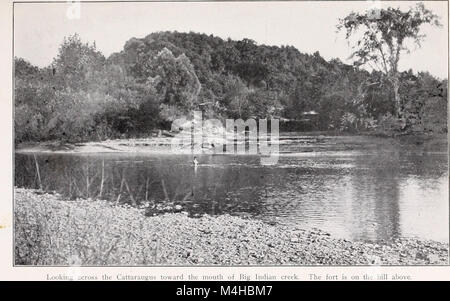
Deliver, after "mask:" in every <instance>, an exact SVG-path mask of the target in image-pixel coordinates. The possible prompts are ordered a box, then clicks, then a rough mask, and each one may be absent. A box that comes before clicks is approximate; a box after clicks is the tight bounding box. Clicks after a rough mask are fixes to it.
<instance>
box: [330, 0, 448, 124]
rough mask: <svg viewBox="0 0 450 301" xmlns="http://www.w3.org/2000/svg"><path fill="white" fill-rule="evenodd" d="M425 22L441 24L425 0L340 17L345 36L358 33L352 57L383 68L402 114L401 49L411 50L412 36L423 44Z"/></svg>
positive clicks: (396, 105)
mask: <svg viewBox="0 0 450 301" xmlns="http://www.w3.org/2000/svg"><path fill="white" fill-rule="evenodd" d="M424 24H430V25H434V26H441V24H440V23H439V18H438V16H436V15H435V14H433V12H432V11H431V10H428V9H426V8H425V6H424V5H423V4H422V3H419V4H417V6H416V7H414V8H410V9H409V10H408V11H406V12H403V11H401V10H400V9H398V8H391V7H389V8H387V9H372V10H368V11H366V12H365V13H362V14H360V13H355V12H352V13H350V14H349V15H348V16H346V17H345V18H343V19H340V21H339V24H338V26H337V27H338V30H344V31H345V32H346V39H347V40H349V39H350V37H351V36H357V37H358V39H357V41H356V43H355V45H353V46H352V48H353V50H354V51H353V53H352V56H351V57H352V58H354V59H355V64H356V65H358V66H360V65H364V64H368V65H370V66H371V68H373V69H376V70H379V71H381V72H382V73H383V74H384V75H385V76H386V77H387V78H388V79H389V80H390V81H391V83H392V88H393V93H394V101H395V108H396V112H397V115H398V117H400V116H401V99H400V94H399V87H400V74H399V71H398V62H399V60H400V56H401V54H402V52H405V51H406V52H409V51H410V50H409V49H408V48H407V46H406V41H407V40H412V41H413V42H414V43H415V44H416V45H417V46H419V47H420V43H421V41H423V39H424V38H425V35H424V34H421V27H422V25H424Z"/></svg>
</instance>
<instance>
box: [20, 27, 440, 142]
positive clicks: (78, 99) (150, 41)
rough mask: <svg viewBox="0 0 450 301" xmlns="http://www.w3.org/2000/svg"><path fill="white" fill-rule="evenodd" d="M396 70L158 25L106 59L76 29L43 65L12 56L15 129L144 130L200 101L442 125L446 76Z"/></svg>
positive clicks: (337, 123)
mask: <svg viewBox="0 0 450 301" xmlns="http://www.w3.org/2000/svg"><path fill="white" fill-rule="evenodd" d="M392 78H393V77H390V76H386V74H384V73H383V72H382V71H377V70H373V71H370V72H369V71H367V70H365V69H362V68H360V67H359V66H357V65H348V64H344V63H343V62H341V61H340V60H339V59H332V60H330V61H327V60H325V59H324V58H323V57H322V56H321V55H320V54H319V52H316V53H314V54H305V53H301V52H299V51H298V50H297V49H296V48H295V47H292V46H281V47H277V46H268V45H258V44H257V43H256V42H254V41H252V40H250V39H243V40H239V41H235V40H231V39H228V40H224V39H221V38H219V37H215V36H213V35H206V34H200V33H193V32H190V33H181V32H155V33H151V34H149V35H148V36H146V37H144V38H141V39H138V38H131V39H130V40H129V41H127V42H126V43H125V45H124V48H123V50H122V51H120V52H118V53H113V54H112V55H110V56H109V57H105V56H104V55H103V54H102V53H101V52H100V51H98V50H97V48H96V45H95V43H93V44H90V43H85V42H83V41H82V39H81V38H80V37H79V36H78V35H77V34H74V35H72V36H69V37H66V38H65V39H64V41H63V42H62V44H61V45H60V47H59V51H58V55H57V57H55V58H54V60H53V62H52V63H51V64H50V65H49V66H47V67H44V68H39V67H37V66H33V65H32V64H30V63H29V62H27V61H26V60H24V59H22V58H17V57H16V58H15V59H14V92H15V119H14V120H15V135H16V136H15V137H16V143H21V142H26V141H45V140H59V141H64V142H77V141H89V140H104V139H113V138H124V137H146V136H149V135H150V134H151V132H152V131H153V130H155V129H170V124H171V121H173V120H174V119H176V118H179V117H181V116H186V115H189V114H190V113H192V111H193V110H200V109H201V110H203V112H204V115H205V117H206V118H218V119H225V118H242V119H244V120H245V119H247V118H250V117H252V118H271V117H275V118H283V120H292V121H301V120H305V115H304V113H305V112H308V111H315V112H316V113H317V122H316V123H315V124H314V127H315V129H317V130H334V131H353V132H361V131H364V132H366V131H369V132H380V133H384V134H388V135H392V134H396V133H414V132H421V133H423V132H427V133H442V132H446V131H447V79H445V80H441V79H438V78H435V77H434V76H432V75H431V74H429V73H427V72H420V73H414V72H412V71H411V70H409V71H406V72H398V76H397V74H396V77H395V80H393V79H392ZM394 100H395V101H394Z"/></svg>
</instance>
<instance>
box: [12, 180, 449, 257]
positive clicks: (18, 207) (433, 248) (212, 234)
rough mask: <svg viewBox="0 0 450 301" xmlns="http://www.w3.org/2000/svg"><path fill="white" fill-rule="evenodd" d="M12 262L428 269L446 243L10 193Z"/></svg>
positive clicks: (24, 191)
mask: <svg viewBox="0 0 450 301" xmlns="http://www.w3.org/2000/svg"><path fill="white" fill-rule="evenodd" d="M15 263H16V264H17V265H72V264H80V265H428V264H448V244H445V243H439V242H434V241H418V240H416V239H401V240H397V241H395V242H391V243H386V244H373V243H363V242H352V241H348V240H343V239H337V238H333V237H331V236H330V235H329V234H328V233H325V232H323V231H320V230H313V231H306V230H303V229H296V228H288V227H283V226H273V225H268V224H266V223H264V222H262V221H259V220H255V219H244V218H241V217H234V216H230V215H221V216H208V215H204V216H202V217H200V218H190V217H188V216H187V215H186V214H183V213H168V214H164V215H159V216H152V217H146V216H145V215H144V212H143V210H141V209H136V208H125V207H122V206H115V205H114V204H112V203H110V202H106V201H102V200H91V199H87V200H84V199H77V200H73V201H72V200H71V201H66V200H64V199H63V197H62V196H61V195H58V194H49V193H44V192H40V191H36V190H31V189H22V188H15Z"/></svg>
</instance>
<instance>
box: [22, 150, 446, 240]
mask: <svg viewBox="0 0 450 301" xmlns="http://www.w3.org/2000/svg"><path fill="white" fill-rule="evenodd" d="M34 156H36V157H34ZM35 158H36V160H37V162H38V164H39V169H40V176H41V182H42V186H43V188H44V189H45V190H55V191H58V192H60V193H63V194H65V195H67V196H70V197H72V198H75V197H96V196H99V195H100V190H101V197H102V198H103V199H107V200H110V201H112V202H120V203H124V202H127V203H131V204H137V205H139V204H140V203H143V202H146V201H148V202H152V203H160V204H163V205H165V204H179V205H181V206H182V207H183V210H185V211H187V212H189V213H190V214H191V215H198V214H202V213H208V214H213V215H217V214H224V213H229V214H233V215H248V216H253V217H256V218H259V219H262V220H264V221H266V222H269V223H273V224H285V225H291V226H292V225H296V226H299V227H301V228H306V229H310V228H319V229H322V230H324V231H327V232H330V233H331V234H333V235H334V236H336V237H341V238H347V239H351V240H368V241H380V240H391V239H393V238H397V237H417V238H420V239H432V240H437V241H443V242H447V241H448V236H449V233H448V228H449V225H448V213H449V207H448V184H449V182H448V172H447V170H448V165H447V156H446V155H445V154H443V153H435V154H402V153H400V152H397V153H384V154H368V153H365V152H358V151H348V152H320V153H288V154H283V155H282V156H280V158H279V161H278V164H276V165H273V166H262V165H261V164H260V158H259V157H257V156H249V155H248V156H230V155H200V156H198V160H199V161H200V163H201V165H200V166H199V167H198V168H197V169H194V168H193V166H192V164H191V161H192V157H191V156H188V155H169V154H167V155H145V154H144V155H143V154H136V153H102V154H34V155H33V154H16V158H15V180H16V183H15V185H16V186H19V187H32V188H37V187H38V186H39V183H38V177H37V173H36V165H35ZM102 173H103V188H100V187H101V178H102ZM119 195H120V197H119Z"/></svg>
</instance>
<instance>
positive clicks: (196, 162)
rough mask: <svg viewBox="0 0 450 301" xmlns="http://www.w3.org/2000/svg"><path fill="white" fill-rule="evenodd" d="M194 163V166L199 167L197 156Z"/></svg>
mask: <svg viewBox="0 0 450 301" xmlns="http://www.w3.org/2000/svg"><path fill="white" fill-rule="evenodd" d="M192 163H194V167H197V166H198V161H197V157H194V161H192Z"/></svg>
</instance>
